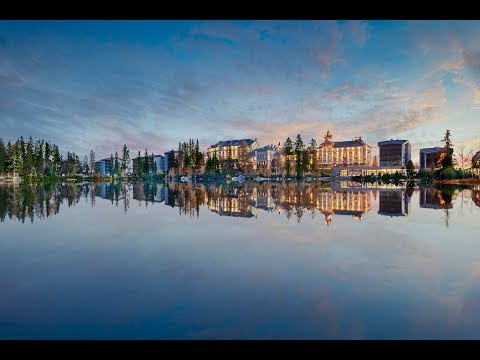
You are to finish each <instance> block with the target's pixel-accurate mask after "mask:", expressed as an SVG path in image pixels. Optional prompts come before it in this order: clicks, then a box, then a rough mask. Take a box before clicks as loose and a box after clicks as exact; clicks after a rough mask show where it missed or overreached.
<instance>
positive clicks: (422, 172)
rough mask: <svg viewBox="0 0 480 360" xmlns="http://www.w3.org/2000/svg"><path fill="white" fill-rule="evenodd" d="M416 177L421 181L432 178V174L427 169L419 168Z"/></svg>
mask: <svg viewBox="0 0 480 360" xmlns="http://www.w3.org/2000/svg"><path fill="white" fill-rule="evenodd" d="M417 177H418V178H419V179H421V180H422V181H431V180H432V178H433V174H432V172H431V171H428V170H426V169H421V170H420V171H419V172H418V174H417Z"/></svg>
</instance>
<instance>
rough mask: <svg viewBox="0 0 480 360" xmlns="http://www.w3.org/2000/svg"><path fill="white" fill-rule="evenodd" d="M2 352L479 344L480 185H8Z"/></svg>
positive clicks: (1, 197)
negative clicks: (16, 346) (68, 343)
mask: <svg viewBox="0 0 480 360" xmlns="http://www.w3.org/2000/svg"><path fill="white" fill-rule="evenodd" d="M0 220H1V222H0V288H1V289H2V292H1V294H2V296H1V297H0V338H1V339H479V338H480V236H479V234H480V187H479V186H476V187H470V188H465V189H459V188H453V187H451V186H449V187H447V186H444V187H443V188H434V187H430V188H423V187H415V188H403V187H397V186H394V185H371V184H370V185H368V184H359V183H353V182H351V183H350V182H342V183H333V184H330V183H316V184H314V183H303V184H298V183H289V184H285V183H284V184H270V183H260V184H257V183H246V184H243V185H241V186H234V185H231V184H230V185H223V186H220V185H208V186H204V185H195V184H193V185H192V184H169V185H168V186H165V185H162V184H147V183H145V184H144V183H136V184H126V183H122V184H115V185H113V184H98V185H92V184H79V185H67V184H58V185H48V186H37V187H34V186H26V185H20V186H18V187H16V188H15V189H14V188H13V187H12V186H0Z"/></svg>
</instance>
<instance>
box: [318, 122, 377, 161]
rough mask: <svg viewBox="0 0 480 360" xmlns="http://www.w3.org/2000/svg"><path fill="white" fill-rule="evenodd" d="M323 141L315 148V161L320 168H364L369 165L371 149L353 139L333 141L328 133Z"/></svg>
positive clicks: (358, 138)
mask: <svg viewBox="0 0 480 360" xmlns="http://www.w3.org/2000/svg"><path fill="white" fill-rule="evenodd" d="M324 138H325V141H324V142H323V143H321V144H320V146H319V147H318V148H317V159H318V162H319V164H320V167H326V168H330V167H333V166H362V165H363V166H365V165H371V164H372V160H371V149H372V147H371V146H370V145H368V144H366V143H365V141H363V139H362V137H360V136H358V137H355V139H354V140H351V141H333V136H332V134H330V131H327V134H326V135H325V137H324Z"/></svg>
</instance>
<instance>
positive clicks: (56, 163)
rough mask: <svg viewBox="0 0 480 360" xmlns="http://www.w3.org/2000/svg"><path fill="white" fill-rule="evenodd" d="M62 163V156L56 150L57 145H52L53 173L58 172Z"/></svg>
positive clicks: (57, 173)
mask: <svg viewBox="0 0 480 360" xmlns="http://www.w3.org/2000/svg"><path fill="white" fill-rule="evenodd" d="M61 164H62V156H61V155H60V151H59V150H58V146H57V145H54V146H53V168H54V170H55V174H56V175H59V174H60V165H61Z"/></svg>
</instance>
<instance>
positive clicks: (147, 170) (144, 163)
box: [143, 149, 150, 174]
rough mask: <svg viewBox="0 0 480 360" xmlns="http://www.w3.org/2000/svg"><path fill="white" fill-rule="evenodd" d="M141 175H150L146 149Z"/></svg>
mask: <svg viewBox="0 0 480 360" xmlns="http://www.w3.org/2000/svg"><path fill="white" fill-rule="evenodd" d="M143 173H144V174H148V173H150V164H149V161H148V152H147V149H145V156H144V158H143Z"/></svg>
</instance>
